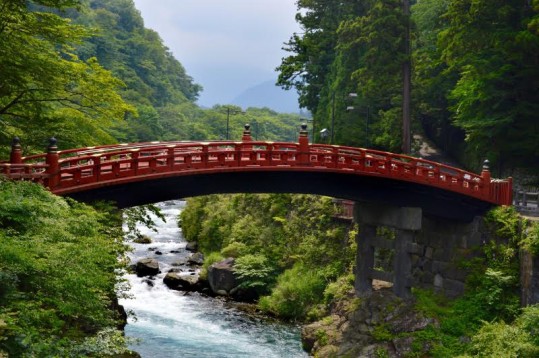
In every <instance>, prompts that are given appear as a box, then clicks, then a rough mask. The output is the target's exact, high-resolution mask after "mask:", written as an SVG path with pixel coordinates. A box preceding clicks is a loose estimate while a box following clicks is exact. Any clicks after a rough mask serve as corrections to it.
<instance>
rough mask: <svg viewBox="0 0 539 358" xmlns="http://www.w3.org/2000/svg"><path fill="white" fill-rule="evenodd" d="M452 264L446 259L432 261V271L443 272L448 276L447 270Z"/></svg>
mask: <svg viewBox="0 0 539 358" xmlns="http://www.w3.org/2000/svg"><path fill="white" fill-rule="evenodd" d="M450 268H451V264H449V263H448V262H445V261H436V260H434V261H432V272H433V273H435V274H437V273H439V274H442V275H443V276H447V272H448V271H449V270H450Z"/></svg>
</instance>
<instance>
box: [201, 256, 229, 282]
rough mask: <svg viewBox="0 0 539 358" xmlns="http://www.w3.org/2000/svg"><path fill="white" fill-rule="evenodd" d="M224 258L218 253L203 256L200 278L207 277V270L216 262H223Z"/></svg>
mask: <svg viewBox="0 0 539 358" xmlns="http://www.w3.org/2000/svg"><path fill="white" fill-rule="evenodd" d="M224 259H225V258H224V257H223V256H222V255H221V254H220V253H219V252H211V253H209V254H207V255H205V256H204V264H203V265H202V269H201V270H200V277H201V278H202V279H206V278H207V277H208V268H209V267H210V266H211V265H213V264H214V263H216V262H219V261H223V260H224Z"/></svg>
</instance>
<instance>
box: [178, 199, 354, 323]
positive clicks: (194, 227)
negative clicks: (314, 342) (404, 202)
mask: <svg viewBox="0 0 539 358" xmlns="http://www.w3.org/2000/svg"><path fill="white" fill-rule="evenodd" d="M337 212H338V208H336V207H335V204H334V203H333V201H332V199H331V198H327V197H318V196H312V195H290V194H263V195H254V194H241V195H229V196H224V195H210V196H206V197H199V198H191V199H188V204H187V206H186V208H185V209H184V210H183V211H182V213H181V223H182V228H183V232H184V235H185V236H186V238H187V239H188V240H190V241H194V240H196V241H197V242H198V244H199V247H200V248H201V250H202V251H203V252H204V253H206V254H207V253H209V252H212V251H220V253H221V254H222V255H223V256H233V257H237V261H236V264H235V270H236V271H237V272H240V276H241V279H242V280H245V282H243V283H242V285H244V286H245V287H250V288H254V289H255V290H257V291H258V293H266V292H264V290H266V289H268V288H271V287H272V285H273V283H274V282H275V281H277V286H276V287H275V288H274V290H273V292H272V294H271V295H270V296H269V297H265V298H262V299H261V301H260V305H261V306H262V307H265V309H266V310H267V311H268V312H272V313H273V314H277V315H281V314H282V315H283V317H286V318H294V319H300V318H305V317H306V316H307V315H308V313H309V312H312V313H313V314H316V313H315V311H316V310H317V307H318V305H319V304H322V303H323V298H324V296H323V294H322V293H323V291H324V290H325V289H326V286H327V284H328V282H331V281H334V280H336V279H337V278H338V277H340V276H343V275H345V274H346V273H347V272H349V269H350V267H351V263H352V261H353V258H354V248H355V240H354V238H353V235H352V236H349V234H348V230H349V229H350V228H349V227H348V225H344V224H342V223H338V222H336V221H334V220H333V216H334V215H336V214H337ZM290 267H293V269H292V270H290ZM300 271H301V272H309V274H308V275H305V277H303V276H302V274H301V273H300ZM296 274H297V275H298V276H302V277H301V281H298V282H291V280H292V277H294V275H296ZM283 276H285V277H286V278H284V279H283ZM294 280H295V278H294ZM349 280H350V276H349V275H348V276H347V277H346V278H343V279H341V280H340V281H339V282H340V284H344V282H345V281H349ZM296 284H297V285H298V287H294V286H295V285H296ZM346 287H349V286H346ZM309 289H315V290H321V291H315V293H314V294H312V296H308V295H310V294H308V293H307V291H308V290H309ZM341 289H343V290H344V288H343V287H342V286H341V287H337V286H336V284H334V285H333V286H332V288H329V289H328V293H327V295H326V299H327V300H329V299H330V297H329V296H331V295H340V294H345V293H344V292H341ZM296 291H298V293H297V295H299V296H301V297H302V298H301V299H298V300H297V301H295V302H294V303H291V302H289V301H293V300H295V299H293V298H289V297H288V296H287V295H288V294H289V293H290V294H293V295H296V293H291V292H296ZM306 296H308V297H306ZM281 305H282V306H283V307H280V306H281Z"/></svg>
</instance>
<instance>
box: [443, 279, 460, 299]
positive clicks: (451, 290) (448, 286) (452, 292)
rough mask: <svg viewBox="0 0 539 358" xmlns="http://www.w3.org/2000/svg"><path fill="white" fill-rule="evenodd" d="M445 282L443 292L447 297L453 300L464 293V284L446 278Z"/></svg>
mask: <svg viewBox="0 0 539 358" xmlns="http://www.w3.org/2000/svg"><path fill="white" fill-rule="evenodd" d="M443 281H444V282H443V291H444V293H445V295H446V296H448V297H450V298H453V297H458V296H460V295H462V294H463V293H464V282H461V281H457V280H451V279H448V278H445V279H444V280H443Z"/></svg>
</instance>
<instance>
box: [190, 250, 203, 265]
mask: <svg viewBox="0 0 539 358" xmlns="http://www.w3.org/2000/svg"><path fill="white" fill-rule="evenodd" d="M187 262H188V263H189V264H191V265H199V266H200V265H202V264H203V263H204V255H203V254H202V253H201V252H195V253H194V254H192V255H191V256H189V258H188V259H187Z"/></svg>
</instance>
